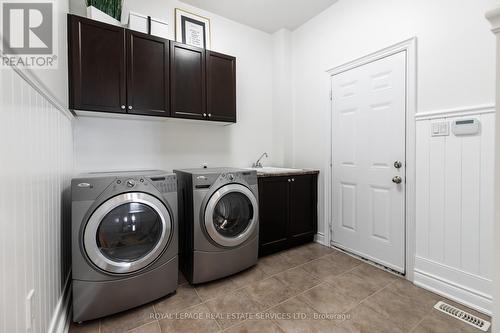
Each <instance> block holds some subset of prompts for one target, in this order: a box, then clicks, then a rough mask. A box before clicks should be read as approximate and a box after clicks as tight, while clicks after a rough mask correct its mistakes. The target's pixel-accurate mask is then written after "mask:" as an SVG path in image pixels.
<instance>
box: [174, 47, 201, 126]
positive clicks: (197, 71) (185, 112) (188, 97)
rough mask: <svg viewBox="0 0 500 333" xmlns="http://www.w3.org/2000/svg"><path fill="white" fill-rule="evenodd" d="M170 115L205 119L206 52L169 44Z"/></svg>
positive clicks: (195, 48)
mask: <svg viewBox="0 0 500 333" xmlns="http://www.w3.org/2000/svg"><path fill="white" fill-rule="evenodd" d="M170 71H171V72H170V81H171V86H170V98H171V101H172V102H171V103H172V116H173V117H179V118H189V119H206V118H207V111H206V86H205V50H203V49H200V48H197V47H193V46H189V45H185V44H181V43H177V42H171V44H170Z"/></svg>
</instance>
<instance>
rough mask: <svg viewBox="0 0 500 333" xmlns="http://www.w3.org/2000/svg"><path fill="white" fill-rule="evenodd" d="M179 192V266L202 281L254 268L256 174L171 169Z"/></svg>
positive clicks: (192, 280) (191, 278)
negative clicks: (175, 176)
mask: <svg viewBox="0 0 500 333" xmlns="http://www.w3.org/2000/svg"><path fill="white" fill-rule="evenodd" d="M174 172H175V173H176V174H177V180H178V188H179V190H178V193H179V225H180V234H181V237H180V239H179V242H180V268H181V270H182V272H183V273H184V275H185V277H186V279H187V280H188V281H189V282H190V283H194V284H196V283H203V282H208V281H211V280H215V279H220V278H223V277H226V276H229V275H231V274H235V273H237V272H240V271H242V270H244V269H246V268H248V267H251V266H253V265H255V264H257V255H258V249H259V239H258V235H259V211H258V201H257V198H258V191H257V173H256V172H255V171H254V170H252V171H250V170H242V169H234V168H211V169H184V170H174Z"/></svg>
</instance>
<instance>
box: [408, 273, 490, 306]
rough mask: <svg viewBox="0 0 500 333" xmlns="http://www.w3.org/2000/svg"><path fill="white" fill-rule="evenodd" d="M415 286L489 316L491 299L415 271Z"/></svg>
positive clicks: (439, 278) (428, 274) (436, 277)
mask: <svg viewBox="0 0 500 333" xmlns="http://www.w3.org/2000/svg"><path fill="white" fill-rule="evenodd" d="M413 282H414V283H415V285H417V286H419V287H422V288H424V289H427V290H429V291H432V292H433V293H436V294H438V295H441V296H444V297H447V298H449V299H451V300H453V301H455V302H457V303H460V304H463V305H465V306H468V307H470V308H471V309H474V310H476V311H479V312H482V313H484V314H487V315H489V316H491V314H492V309H493V299H492V298H491V296H488V295H483V294H481V293H479V292H476V291H474V290H471V289H470V288H467V287H464V286H460V285H458V284H456V283H453V282H451V281H449V280H446V279H443V278H441V277H438V276H435V275H433V274H431V273H428V272H424V271H420V270H418V269H415V274H414V281H413Z"/></svg>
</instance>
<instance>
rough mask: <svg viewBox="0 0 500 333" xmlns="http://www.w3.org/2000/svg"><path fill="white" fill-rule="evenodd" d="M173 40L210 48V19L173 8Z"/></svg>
mask: <svg viewBox="0 0 500 333" xmlns="http://www.w3.org/2000/svg"><path fill="white" fill-rule="evenodd" d="M175 40H176V41H177V42H181V43H183V44H187V45H191V46H196V47H199V48H203V49H210V46H211V29H210V19H209V18H207V17H203V16H200V15H196V14H193V13H190V12H187V11H185V10H182V9H180V8H175Z"/></svg>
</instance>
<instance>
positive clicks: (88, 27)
mask: <svg viewBox="0 0 500 333" xmlns="http://www.w3.org/2000/svg"><path fill="white" fill-rule="evenodd" d="M68 27H69V32H68V39H69V73H70V74H69V75H70V78H69V87H70V91H69V105H70V108H71V109H78V110H90V111H103V112H126V110H125V104H126V87H125V85H126V84H125V82H126V69H125V29H123V28H120V27H116V26H112V25H109V24H104V23H100V22H96V21H94V20H90V19H86V18H83V17H79V16H73V15H70V16H68Z"/></svg>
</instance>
